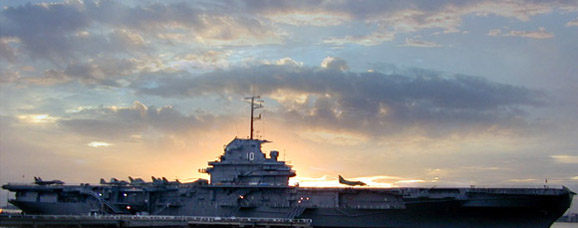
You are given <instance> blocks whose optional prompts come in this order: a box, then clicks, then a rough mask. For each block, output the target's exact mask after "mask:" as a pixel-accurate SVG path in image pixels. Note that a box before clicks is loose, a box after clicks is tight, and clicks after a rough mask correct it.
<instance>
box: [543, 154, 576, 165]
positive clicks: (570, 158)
mask: <svg viewBox="0 0 578 228" xmlns="http://www.w3.org/2000/svg"><path fill="white" fill-rule="evenodd" d="M550 158H552V159H554V161H556V162H557V163H562V164H578V156H575V155H552V156H550Z"/></svg>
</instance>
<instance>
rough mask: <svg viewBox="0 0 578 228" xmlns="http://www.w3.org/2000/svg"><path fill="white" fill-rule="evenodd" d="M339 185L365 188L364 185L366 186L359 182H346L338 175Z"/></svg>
mask: <svg viewBox="0 0 578 228" xmlns="http://www.w3.org/2000/svg"><path fill="white" fill-rule="evenodd" d="M339 183H340V184H345V185H350V186H356V185H359V186H366V185H367V184H366V183H363V182H361V181H349V180H346V179H345V178H343V177H342V176H341V175H339Z"/></svg>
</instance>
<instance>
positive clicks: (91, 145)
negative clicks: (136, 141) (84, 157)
mask: <svg viewBox="0 0 578 228" xmlns="http://www.w3.org/2000/svg"><path fill="white" fill-rule="evenodd" d="M87 145H88V146H89V147H94V148H98V147H109V146H112V145H113V144H112V143H107V142H97V141H93V142H90V143H88V144H87Z"/></svg>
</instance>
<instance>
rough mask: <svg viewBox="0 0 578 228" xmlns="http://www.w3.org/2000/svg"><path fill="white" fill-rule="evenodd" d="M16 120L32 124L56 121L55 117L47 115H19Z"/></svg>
mask: <svg viewBox="0 0 578 228" xmlns="http://www.w3.org/2000/svg"><path fill="white" fill-rule="evenodd" d="M18 119H19V120H20V121H22V122H26V123H33V124H43V123H54V122H56V121H57V120H58V118H57V117H52V116H50V115H48V114H38V115H19V116H18Z"/></svg>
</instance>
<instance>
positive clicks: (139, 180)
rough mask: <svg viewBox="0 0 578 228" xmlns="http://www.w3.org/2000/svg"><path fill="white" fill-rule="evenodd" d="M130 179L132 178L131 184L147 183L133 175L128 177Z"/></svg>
mask: <svg viewBox="0 0 578 228" xmlns="http://www.w3.org/2000/svg"><path fill="white" fill-rule="evenodd" d="M128 179H129V180H130V184H131V185H144V184H146V181H144V180H143V179H142V178H136V179H135V178H132V177H128Z"/></svg>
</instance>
